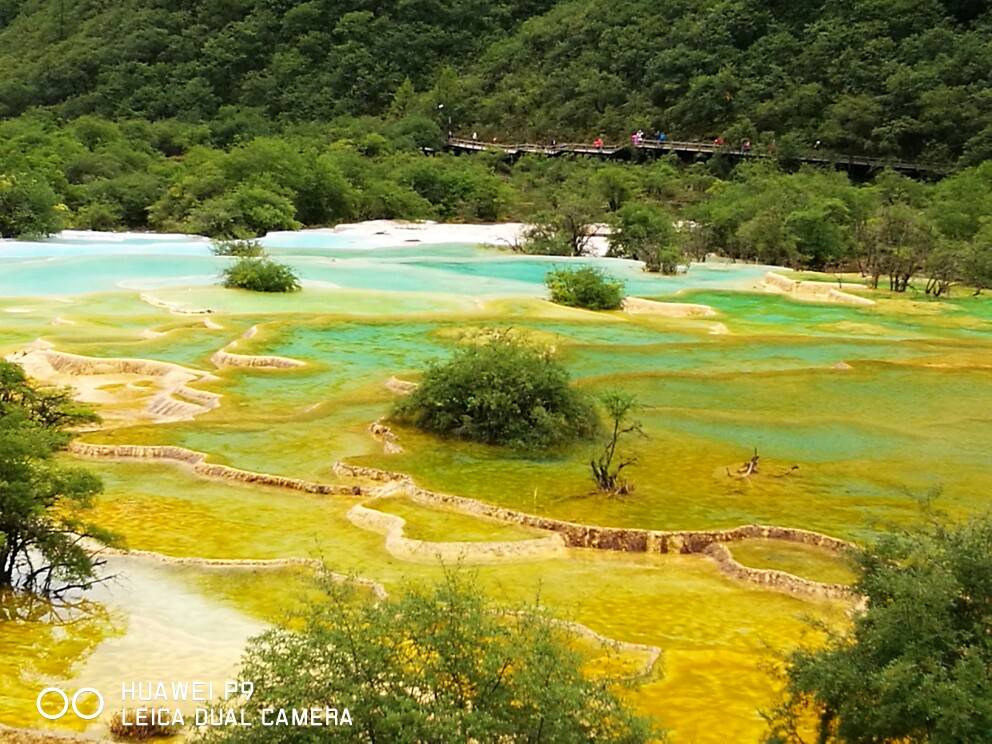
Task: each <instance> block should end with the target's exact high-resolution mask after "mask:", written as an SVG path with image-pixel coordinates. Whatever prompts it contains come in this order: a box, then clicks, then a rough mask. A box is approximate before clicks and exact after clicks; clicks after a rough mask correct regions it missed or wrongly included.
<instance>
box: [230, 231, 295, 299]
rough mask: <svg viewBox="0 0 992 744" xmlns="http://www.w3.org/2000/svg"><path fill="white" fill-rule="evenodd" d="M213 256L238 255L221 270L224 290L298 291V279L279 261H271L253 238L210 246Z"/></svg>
mask: <svg viewBox="0 0 992 744" xmlns="http://www.w3.org/2000/svg"><path fill="white" fill-rule="evenodd" d="M211 250H212V251H213V254H214V255H215V256H231V257H234V258H237V259H238V260H237V261H235V262H234V263H233V264H231V265H230V266H228V267H227V268H226V269H224V271H222V272H221V285H222V286H224V287H226V288H227V289H247V290H249V291H251V292H299V291H300V289H301V286H300V278H299V277H298V276H297V275H296V273H295V272H294V271H293V270H292V269H291V268H289V267H288V266H286V265H285V264H281V263H279V262H278V261H273V260H272V259H271V258H269V256H268V255H267V254H266V253H265V251H264V250H263V249H262V246H261V244H259V243H258V242H257V241H254V240H235V241H222V242H218V243H215V244H214V246H213V248H212V249H211Z"/></svg>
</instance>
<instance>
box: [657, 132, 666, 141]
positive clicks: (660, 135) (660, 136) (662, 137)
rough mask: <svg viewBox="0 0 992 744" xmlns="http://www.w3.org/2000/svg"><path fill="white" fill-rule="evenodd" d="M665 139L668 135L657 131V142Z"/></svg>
mask: <svg viewBox="0 0 992 744" xmlns="http://www.w3.org/2000/svg"><path fill="white" fill-rule="evenodd" d="M667 139H668V137H666V136H665V133H664V132H658V141H659V142H664V141H665V140H667Z"/></svg>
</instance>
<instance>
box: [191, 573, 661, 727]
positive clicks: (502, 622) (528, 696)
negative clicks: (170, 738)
mask: <svg viewBox="0 0 992 744" xmlns="http://www.w3.org/2000/svg"><path fill="white" fill-rule="evenodd" d="M321 588H322V590H323V592H324V596H323V597H322V598H321V599H319V600H317V601H314V602H312V603H311V604H310V606H309V607H307V608H306V610H305V612H303V613H302V614H301V616H300V617H298V618H297V619H296V621H295V623H292V627H293V628H295V629H291V628H290V627H281V628H275V629H272V630H269V631H267V632H265V633H263V634H262V635H260V636H258V637H256V638H254V639H252V640H251V641H250V642H249V645H248V649H247V652H246V654H245V658H244V662H243V664H242V668H241V677H242V678H243V679H246V680H252V681H253V682H254V692H253V694H252V696H251V698H250V700H248V701H246V702H245V703H244V704H243V705H244V707H243V709H242V712H243V714H244V715H245V719H246V720H251V721H255V722H258V721H260V720H261V716H262V711H264V710H266V709H280V708H285V709H288V708H295V709H304V708H319V709H321V710H323V709H325V708H328V707H333V708H336V709H337V710H336V715H338V717H339V720H340V717H341V716H342V714H343V709H344V708H347V709H348V713H349V717H350V719H351V721H352V725H350V726H328V727H321V728H312V729H308V728H305V727H304V728H293V727H272V726H268V727H261V726H251V727H244V728H242V727H237V728H235V727H229V728H224V727H218V728H214V729H213V730H208V731H206V732H204V734H203V735H202V739H205V740H207V741H211V742H218V741H230V742H239V743H240V742H247V743H248V744H251V742H265V744H270V742H271V743H274V744H282V743H284V742H285V743H287V744H289V743H292V744H297V743H298V742H323V741H348V742H354V741H365V742H446V741H450V742H456V741H457V742H471V741H476V742H505V743H506V744H511V743H514V742H520V743H521V744H522V743H523V742H536V741H548V742H591V741H596V742H612V743H614V744H641V743H642V742H647V741H651V740H653V741H658V738H657V737H658V736H659V734H658V732H656V731H653V730H652V727H651V725H650V724H649V723H648V722H647V721H646V720H645V719H642V718H639V717H638V716H636V715H635V714H634V713H633V712H632V711H631V710H630V709H629V708H628V707H627V706H626V705H625V704H624V703H623V702H622V701H621V700H620V698H619V697H618V696H617V693H616V692H615V691H614V689H613V688H614V686H615V685H614V684H611V683H610V681H608V680H605V679H596V678H592V679H590V678H587V676H586V674H585V673H584V670H583V665H584V661H585V658H584V655H583V654H582V653H581V652H580V651H578V650H577V649H576V648H575V646H574V640H575V639H574V638H571V637H570V634H569V631H568V630H567V628H565V627H563V626H562V625H559V624H556V623H555V622H554V621H553V620H551V619H549V618H548V617H546V616H545V615H544V614H543V613H542V612H540V611H538V609H537V608H505V607H501V606H498V605H496V604H495V603H493V602H492V601H490V600H489V599H487V598H486V597H485V595H483V594H482V592H481V590H479V589H478V588H477V587H476V582H475V581H473V580H471V579H470V578H469V577H461V576H458V575H457V574H454V573H450V572H449V573H446V575H445V576H444V577H443V578H442V579H441V580H440V582H439V583H437V584H436V585H434V586H423V587H421V586H409V585H408V586H404V587H402V588H401V591H402V593H400V594H397V595H396V596H395V597H390V598H389V599H386V600H382V601H379V602H375V601H372V600H371V598H369V597H368V596H366V595H362V594H360V593H359V590H358V589H356V588H355V587H354V586H353V585H351V584H344V583H340V582H338V583H335V582H332V581H331V580H323V581H322V583H321ZM269 715H270V716H271V715H273V714H271V713H270V714H269Z"/></svg>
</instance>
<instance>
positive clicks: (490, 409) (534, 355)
mask: <svg viewBox="0 0 992 744" xmlns="http://www.w3.org/2000/svg"><path fill="white" fill-rule="evenodd" d="M392 417H393V419H394V420H396V421H399V422H400V423H407V424H411V425H413V426H416V427H417V428H419V429H422V430H424V431H427V432H430V433H432V434H437V435H439V436H443V437H456V438H459V439H467V440H471V441H474V442H480V443H482V444H492V445H503V446H508V447H513V448H516V449H527V450H546V449H550V448H554V447H558V446H562V445H566V444H569V443H571V442H574V441H577V440H580V439H586V438H589V437H591V436H592V435H593V434H595V433H596V431H597V430H598V426H599V424H598V419H597V414H596V408H595V406H594V405H593V403H592V402H591V401H590V400H589V399H588V398H587V396H586V395H584V394H583V393H582V392H581V391H579V390H577V389H576V388H575V387H573V386H572V385H571V382H570V379H569V375H568V372H567V371H566V370H565V368H564V367H563V366H562V365H561V364H560V363H559V362H558V361H557V360H556V359H555V357H554V356H553V354H552V353H551V352H550V351H548V350H547V349H541V348H539V347H537V346H534V345H533V344H530V343H527V342H526V341H524V340H522V339H520V338H518V337H517V336H515V335H514V334H512V333H511V332H509V331H505V330H499V331H495V332H491V333H489V334H487V335H486V336H484V337H483V338H481V339H479V340H477V341H475V342H473V343H470V344H468V345H466V346H464V347H462V348H460V349H458V350H457V351H456V352H455V353H454V355H453V356H452V357H451V358H450V359H448V360H447V361H443V362H436V363H434V364H432V365H431V366H430V367H428V368H427V371H426V372H425V373H424V376H423V379H422V380H421V382H420V385H419V386H418V387H417V389H416V390H415V391H414V392H412V393H411V394H410V395H408V396H406V397H405V398H403V399H402V400H400V401H398V402H397V403H396V405H395V406H394V408H393V414H392Z"/></svg>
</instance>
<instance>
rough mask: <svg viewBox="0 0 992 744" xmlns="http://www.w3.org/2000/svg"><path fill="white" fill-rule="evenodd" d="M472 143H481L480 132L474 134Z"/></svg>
mask: <svg viewBox="0 0 992 744" xmlns="http://www.w3.org/2000/svg"><path fill="white" fill-rule="evenodd" d="M472 141H473V142H478V141H479V133H478V132H472Z"/></svg>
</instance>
